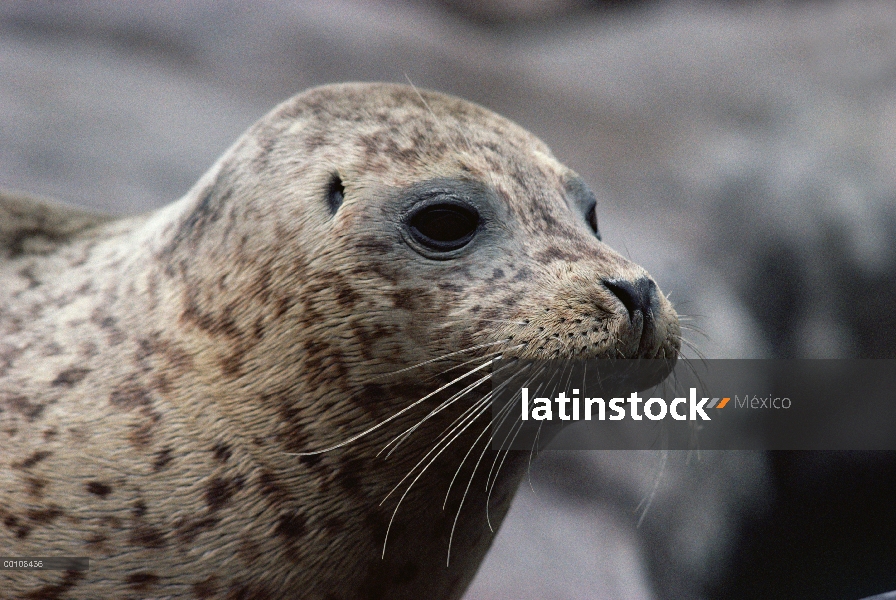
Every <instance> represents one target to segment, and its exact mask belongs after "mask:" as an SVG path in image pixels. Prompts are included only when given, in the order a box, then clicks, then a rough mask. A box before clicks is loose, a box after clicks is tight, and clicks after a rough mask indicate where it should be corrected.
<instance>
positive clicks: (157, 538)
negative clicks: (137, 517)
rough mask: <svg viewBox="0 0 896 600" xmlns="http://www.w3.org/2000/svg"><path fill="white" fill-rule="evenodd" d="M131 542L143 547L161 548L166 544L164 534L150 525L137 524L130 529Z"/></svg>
mask: <svg viewBox="0 0 896 600" xmlns="http://www.w3.org/2000/svg"><path fill="white" fill-rule="evenodd" d="M129 541H130V543H131V544H136V545H138V546H143V547H144V548H163V547H165V546H166V545H167V542H166V541H165V534H164V533H163V532H162V531H161V530H159V529H157V528H156V527H152V526H151V525H145V524H139V525H137V526H136V527H134V528H133V529H132V530H131V535H130V538H129Z"/></svg>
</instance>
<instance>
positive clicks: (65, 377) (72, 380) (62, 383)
mask: <svg viewBox="0 0 896 600" xmlns="http://www.w3.org/2000/svg"><path fill="white" fill-rule="evenodd" d="M90 371H91V369H83V368H78V367H72V368H71V369H66V370H65V371H62V372H61V373H59V375H57V376H56V379H54V380H53V383H52V384H51V385H53V386H54V387H74V386H75V385H77V384H78V383H80V381H81V380H82V379H84V378H85V377H87V374H88V373H90Z"/></svg>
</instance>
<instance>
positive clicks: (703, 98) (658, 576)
mask: <svg viewBox="0 0 896 600" xmlns="http://www.w3.org/2000/svg"><path fill="white" fill-rule="evenodd" d="M349 80H383V81H396V82H406V81H408V80H410V81H412V82H413V83H414V84H416V85H418V86H420V87H426V88H432V89H436V90H440V91H444V92H448V93H452V94H456V95H459V96H462V97H465V98H467V99H470V100H473V101H475V102H478V103H480V104H483V105H485V106H487V107H489V108H491V109H493V110H495V111H497V112H499V113H501V114H503V115H505V116H508V117H510V118H512V119H514V120H515V121H517V122H518V123H520V124H521V125H522V126H524V127H526V128H528V129H529V130H531V131H533V132H534V133H535V134H537V135H538V136H540V137H541V138H542V139H544V140H545V141H546V142H547V143H548V144H549V145H550V146H551V147H552V149H553V150H554V153H555V154H556V155H557V156H558V158H560V159H561V160H562V161H564V162H566V163H567V164H569V165H570V166H571V167H572V168H574V169H575V170H577V171H578V172H579V173H580V174H581V175H582V176H583V177H584V178H585V179H586V180H587V181H588V182H589V184H590V185H591V187H592V188H593V189H594V191H595V192H596V194H597V196H598V198H599V213H598V214H599V219H600V223H601V230H602V232H603V233H604V239H605V240H606V241H607V242H608V243H609V244H610V245H612V246H614V247H615V248H617V249H618V250H620V251H621V252H623V253H625V254H627V255H629V256H630V257H631V258H632V259H634V260H636V261H637V262H639V263H641V264H643V265H644V266H645V267H646V268H647V269H648V270H649V271H650V272H651V273H652V274H653V275H654V276H655V277H656V279H657V281H658V282H659V283H660V285H661V287H662V288H663V290H664V291H666V292H667V293H669V294H670V295H671V299H672V300H673V302H674V303H675V304H676V306H677V307H678V309H679V311H680V312H682V313H683V314H686V315H689V316H690V317H692V318H693V320H692V321H690V323H691V324H693V325H694V326H695V327H697V328H699V330H700V331H701V332H702V334H700V333H698V332H694V331H690V332H688V334H687V337H688V339H689V340H690V342H691V343H692V344H694V345H695V346H696V347H697V348H698V349H699V350H700V351H701V352H702V353H703V354H704V355H705V356H707V357H712V358H721V357H831V358H833V357H896V310H894V309H896V243H894V239H896V3H893V2H891V1H885V0H878V1H872V0H859V1H850V2H846V1H840V2H835V1H826V2H809V1H791V2H784V1H780V2H772V1H759V0H757V1H753V2H750V1H747V0H743V1H740V2H722V1H719V2H700V3H697V2H672V1H660V0H655V1H653V2H648V1H644V2H621V1H617V2H609V1H607V2H598V1H594V0H592V1H587V0H486V1H482V2H477V1H474V0H441V1H439V0H429V1H428V2H418V3H412V2H410V1H405V2H401V1H398V0H394V1H390V0H370V1H367V2H360V1H358V0H326V1H323V0H317V1H308V2H298V1H294V2H290V1H286V0H280V1H277V2H252V3H247V2H236V1H234V0H221V1H213V0H181V1H179V2H159V1H156V0H141V1H137V0H131V1H126V2H125V1H116V0H97V1H75V0H73V1H67V2H48V1H47V2H43V1H27V0H23V1H11V0H8V1H6V2H4V3H2V4H0V186H2V187H4V188H11V189H18V190H22V191H28V192H31V193H34V194H40V195H45V196H49V197H52V198H56V199H59V200H62V201H65V202H68V203H72V204H78V205H82V206H89V207H93V208H97V209H102V210H108V211H114V212H117V213H123V214H124V213H133V212H139V211H145V210H150V209H153V208H157V207H159V206H162V205H163V204H166V203H168V202H170V201H172V200H174V199H176V198H178V197H179V196H180V195H182V194H183V193H184V192H186V191H187V189H188V188H189V187H190V186H191V185H192V183H193V182H194V181H196V179H198V177H199V176H200V175H201V174H202V173H203V172H204V171H205V169H206V168H208V166H210V165H211V163H212V162H213V161H214V159H215V158H216V157H217V156H218V155H219V154H220V153H221V152H222V151H223V150H224V149H225V148H226V147H227V146H228V145H229V144H230V143H231V142H233V141H234V140H235V139H236V137H237V136H238V135H239V134H240V133H241V132H242V131H243V130H244V129H245V128H246V127H247V126H248V125H249V124H251V123H252V122H253V121H254V120H256V119H257V118H258V117H260V116H261V115H262V114H264V113H265V112H267V111H268V110H269V109H270V108H272V107H273V106H274V105H275V104H277V103H278V102H280V101H281V100H284V99H286V98H287V97H289V96H291V95H293V94H294V93H296V92H298V91H301V90H303V89H305V88H307V87H309V86H313V85H318V84H323V83H330V82H338V81H349ZM689 352H690V354H691V355H692V356H693V355H694V351H693V350H689ZM894 464H896V460H894V458H893V456H892V455H890V454H885V453H864V454H857V453H838V454H834V453H827V454H806V453H804V454H799V453H770V454H763V453H723V452H709V453H706V452H704V453H702V454H701V455H699V456H697V455H687V454H685V453H669V454H666V455H662V454H660V453H653V452H640V453H623V452H582V453H571V452H564V453H560V452H547V453H545V454H544V455H542V456H541V457H539V458H538V459H537V460H536V461H534V462H533V466H532V474H531V484H529V483H526V484H525V485H524V486H523V487H522V489H521V490H520V493H519V495H518V497H517V500H516V501H515V504H514V508H513V510H512V512H511V514H510V516H509V517H508V519H507V521H506V523H505V525H504V526H503V528H502V530H501V533H500V535H499V536H498V539H497V541H496V543H495V546H494V548H493V550H492V552H491V554H490V555H489V557H488V558H487V560H486V562H485V564H484V565H483V568H482V570H481V571H480V573H479V575H478V576H477V579H476V581H475V582H474V583H473V585H472V587H471V588H470V590H469V591H468V593H467V596H466V597H467V598H468V599H469V600H474V599H477V600H478V599H482V600H485V599H494V600H497V599H508V600H509V599H527V598H532V599H536V598H557V599H574V598H607V599H610V598H613V599H636V598H658V599H665V598H766V597H769V598H778V597H780V598H785V597H786V598H801V597H804V598H859V597H861V596H863V595H868V594H871V593H876V592H882V591H885V590H886V589H894V588H896V567H894V566H893V565H896V511H894V510H893V506H894V505H893V500H894V499H896V468H894ZM468 518H479V516H477V515H470V516H468ZM639 523H640V524H639Z"/></svg>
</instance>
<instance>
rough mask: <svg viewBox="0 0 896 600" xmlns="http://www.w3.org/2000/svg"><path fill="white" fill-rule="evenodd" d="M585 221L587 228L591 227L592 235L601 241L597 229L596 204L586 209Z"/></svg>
mask: <svg viewBox="0 0 896 600" xmlns="http://www.w3.org/2000/svg"><path fill="white" fill-rule="evenodd" d="M585 220H586V221H588V226H589V227H591V231H593V232H594V235H596V236H597V239H601V237H600V229H598V227H597V202H595V203H594V204H592V205H591V207H590V208H589V209H588V212H587V213H585Z"/></svg>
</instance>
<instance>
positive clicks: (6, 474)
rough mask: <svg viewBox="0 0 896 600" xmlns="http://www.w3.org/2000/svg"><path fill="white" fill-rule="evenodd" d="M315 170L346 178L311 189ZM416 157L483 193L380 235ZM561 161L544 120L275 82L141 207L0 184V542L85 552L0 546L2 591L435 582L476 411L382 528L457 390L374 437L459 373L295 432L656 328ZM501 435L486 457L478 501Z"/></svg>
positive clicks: (660, 312)
mask: <svg viewBox="0 0 896 600" xmlns="http://www.w3.org/2000/svg"><path fill="white" fill-rule="evenodd" d="M334 177H336V178H338V180H339V181H340V182H341V184H342V185H343V186H344V200H343V201H342V204H341V205H339V204H338V203H337V204H333V203H332V202H328V193H329V192H328V190H330V189H331V187H332V185H333V183H332V182H333V181H334ZM439 186H442V187H445V186H449V187H450V186H458V187H460V188H463V189H469V190H472V191H471V192H470V194H472V195H474V196H475V197H476V200H475V201H476V202H477V203H478V204H477V206H478V207H480V208H481V212H482V215H483V225H482V227H481V229H480V231H479V232H478V233H477V235H476V237H475V238H474V240H473V241H472V242H471V243H470V244H468V246H466V247H464V248H463V249H462V250H460V251H459V252H458V253H457V255H456V256H455V257H454V258H452V259H451V260H433V259H432V257H427V256H424V255H423V254H421V253H419V252H417V251H416V250H415V249H414V248H413V247H412V244H411V243H410V242H409V241H408V239H407V238H406V236H403V235H402V228H401V222H402V218H403V217H404V215H405V214H406V211H407V210H408V208H409V207H410V206H411V205H412V204H413V202H414V201H415V197H416V195H419V194H420V193H422V192H421V190H426V189H430V190H431V189H434V188H438V187H439ZM580 188H582V186H581V184H580V182H579V180H578V178H577V176H576V175H575V174H574V173H572V172H571V171H570V170H569V169H568V168H566V167H564V166H563V165H562V164H560V163H559V162H557V160H556V159H554V158H553V156H552V155H551V153H550V151H549V150H548V148H547V147H545V145H544V144H543V143H542V142H540V141H539V140H538V139H536V138H535V137H533V136H532V135H531V134H529V133H527V132H526V131H524V130H522V129H520V128H519V127H518V126H516V125H515V124H513V123H511V122H509V121H507V120H505V119H503V118H501V117H499V116H497V115H495V114H492V113H490V112H488V111H487V110H485V109H483V108H480V107H478V106H475V105H473V104H470V103H467V102H464V101H462V100H459V99H456V98H451V97H448V96H443V95H440V94H435V93H431V92H425V91H420V92H418V91H417V90H414V89H413V88H410V87H406V86H399V85H384V84H346V85H336V86H329V87H323V88H317V89H313V90H311V91H308V92H306V93H304V94H301V95H299V96H297V97H295V98H293V99H291V100H289V101H287V102H285V103H284V104H282V105H281V106H279V107H277V108H276V109H275V110H274V111H272V112H271V113H270V114H269V115H268V116H266V117H265V118H263V119H262V120H261V121H259V122H258V123H257V124H255V125H254V126H253V127H252V128H251V129H250V130H249V131H248V132H247V133H246V134H245V135H244V136H243V137H242V138H240V139H239V140H238V141H237V142H236V144H235V145H234V146H233V147H232V148H231V149H230V150H229V151H228V152H227V153H226V154H225V155H224V156H223V157H222V158H221V159H220V160H219V161H218V163H217V164H216V165H215V166H214V167H213V168H212V169H211V170H210V171H209V172H208V173H207V174H206V175H205V176H203V177H202V179H201V180H200V181H199V182H198V183H197V184H196V186H195V187H194V188H193V189H192V190H191V191H190V192H189V193H188V194H187V195H186V196H185V197H184V198H182V199H181V200H179V201H178V202H175V203H174V204H171V205H170V206H168V207H166V208H163V209H161V210H159V211H157V212H155V213H152V214H148V215H143V216H139V217H132V218H123V219H111V218H107V217H102V216H97V215H90V214H87V213H82V212H79V211H76V210H71V209H63V208H60V207H56V206H53V205H50V204H47V203H43V202H38V201H31V200H27V199H23V198H19V197H12V196H0V448H2V453H0V548H3V549H4V553H6V554H13V555H19V556H30V555H39V556H50V555H66V556H89V557H90V558H91V569H90V571H88V572H67V573H60V572H11V571H4V572H0V590H2V591H3V594H17V595H15V597H17V598H34V599H38V598H43V599H51V598H60V599H61V598H86V597H93V598H111V597H133V598H138V597H139V598H143V597H158V598H320V599H328V600H335V599H340V598H341V599H357V598H432V599H441V598H444V599H448V598H458V597H460V596H461V595H462V593H463V591H464V589H465V588H466V586H467V585H468V583H469V582H470V580H471V579H472V577H473V575H474V573H475V571H476V568H477V566H478V564H479V562H480V561H481V559H482V557H483V555H484V553H485V551H486V550H487V548H488V546H489V544H490V542H491V539H492V536H493V533H492V532H491V531H490V529H489V528H488V526H487V525H486V521H485V503H486V494H485V493H484V490H485V485H484V484H485V475H486V473H485V470H483V469H480V470H479V471H478V472H476V474H475V479H474V482H473V485H471V486H470V488H469V489H470V492H469V494H468V495H467V496H466V498H465V500H464V504H463V507H462V509H460V508H459V507H460V501H461V497H462V493H461V492H462V490H463V487H464V485H465V484H466V481H467V480H468V479H469V478H471V477H472V472H473V462H474V461H472V460H468V461H465V462H464V461H463V459H464V456H465V454H467V452H468V450H469V449H470V447H471V445H472V444H473V442H474V440H475V438H476V436H477V435H478V434H479V432H481V431H482V428H483V426H486V425H487V423H488V418H487V415H483V416H482V417H481V418H478V419H477V420H476V422H475V423H473V425H475V426H471V427H470V428H469V429H468V430H467V431H466V432H465V433H463V434H462V435H461V436H460V437H459V438H458V439H457V440H456V441H455V442H454V443H453V444H452V445H451V446H450V447H448V449H447V450H446V451H444V452H443V453H442V454H441V455H440V456H439V457H438V460H436V461H435V462H433V464H432V466H431V467H430V468H429V469H428V470H427V471H426V472H425V473H424V474H423V476H421V477H420V479H419V480H417V481H416V482H415V483H414V485H413V487H412V488H411V489H410V491H409V492H408V494H407V496H406V497H405V498H404V500H403V502H402V506H401V509H400V510H399V511H398V512H397V513H396V517H395V521H394V522H393V523H392V525H391V528H390V525H389V520H390V517H391V515H392V514H393V510H394V509H395V506H396V502H397V500H398V498H399V496H400V494H392V495H391V496H390V491H391V490H392V489H393V487H395V486H396V484H398V483H399V482H400V481H401V480H402V478H403V477H405V475H407V474H408V473H409V472H414V471H413V469H414V466H415V464H417V463H418V461H419V460H420V459H421V457H423V456H425V455H426V453H427V452H428V451H429V450H430V449H431V448H432V447H433V443H434V441H435V440H436V439H437V438H438V436H439V435H440V434H441V433H442V432H443V431H444V429H445V427H446V426H447V425H449V424H450V423H451V422H452V421H453V420H454V419H455V418H456V417H457V416H458V415H459V414H460V412H461V411H462V410H463V409H464V408H466V407H468V406H469V405H470V403H471V402H473V401H474V400H475V399H476V398H480V397H481V396H482V392H480V391H474V392H471V393H470V394H469V395H468V396H465V397H464V398H463V399H461V401H458V402H457V403H455V405H454V406H452V407H450V409H448V410H444V411H443V412H442V413H439V414H438V415H436V416H434V417H433V418H431V419H428V420H425V421H423V422H422V425H421V426H420V428H419V429H417V430H416V431H415V432H414V433H413V435H411V436H409V437H408V438H407V439H406V440H405V441H404V442H403V443H402V444H401V445H400V446H399V447H398V449H397V450H396V451H395V452H394V453H392V454H391V455H390V456H389V457H388V458H385V457H384V456H382V455H380V456H379V457H378V456H376V455H377V452H378V451H379V450H380V449H381V448H382V447H383V446H385V445H386V444H387V443H389V442H390V441H391V440H393V438H394V437H395V436H396V435H398V434H400V433H401V432H402V431H405V430H406V429H407V428H408V427H410V426H412V425H414V424H415V423H418V422H420V420H421V418H422V417H423V416H424V415H426V414H427V413H428V412H429V411H430V410H431V409H432V408H433V407H435V406H437V405H438V402H439V401H440V399H444V398H447V397H448V396H450V395H451V393H452V392H455V391H457V390H458V389H460V386H462V385H463V384H465V383H466V382H463V383H461V384H454V385H449V386H448V387H447V389H446V390H445V391H444V392H443V393H441V394H437V395H436V396H434V397H433V398H432V399H430V400H429V401H427V402H424V403H422V404H421V406H420V407H419V409H418V410H411V411H407V412H406V413H403V414H401V416H400V417H398V418H395V419H394V420H392V421H390V422H389V423H388V425H387V426H384V427H381V428H380V429H377V430H374V431H372V432H370V433H369V434H368V435H366V436H364V437H362V438H360V439H358V440H356V441H355V442H352V443H349V444H346V445H344V446H342V447H339V448H337V449H334V450H332V451H329V452H324V453H319V454H308V452H309V451H313V450H317V449H322V448H326V447H329V446H333V445H336V444H339V443H340V442H343V441H345V440H347V439H349V438H350V437H352V436H353V435H356V434H357V433H359V432H361V431H363V430H365V429H367V428H369V427H370V426H371V425H372V424H376V423H380V422H382V421H383V420H384V419H387V418H389V417H391V416H393V415H395V414H396V413H397V412H398V411H400V410H401V409H403V408H404V407H406V406H408V405H410V404H411V403H413V402H414V401H416V400H419V399H420V398H422V397H424V396H425V395H427V394H428V393H429V392H431V391H433V390H435V389H437V388H438V387H439V386H443V385H446V384H448V383H449V382H450V381H451V379H452V378H454V377H457V376H458V374H459V373H463V370H464V369H467V370H469V369H470V368H471V367H470V366H463V367H460V365H462V364H464V363H465V362H466V361H470V360H471V359H473V358H477V357H478V358H479V359H480V360H479V362H478V363H475V364H481V363H484V362H485V361H486V360H487V358H488V356H490V355H491V354H492V353H494V352H499V351H503V352H504V353H505V354H507V355H516V356H521V357H531V358H536V357H544V358H549V357H573V356H576V357H596V356H633V355H635V354H640V355H642V356H647V355H649V356H667V357H671V356H674V355H675V353H676V352H677V350H678V344H679V342H678V333H679V330H678V323H677V319H676V316H675V313H674V311H673V309H672V307H671V305H670V304H669V303H668V301H667V300H666V299H665V298H664V297H663V296H662V294H659V303H658V305H657V307H656V311H655V315H656V316H655V324H654V330H653V332H652V336H650V338H649V339H648V340H647V343H646V345H645V342H644V340H643V339H642V337H641V328H640V327H638V326H637V324H633V323H632V322H630V320H629V319H628V316H627V313H626V311H625V308H624V307H623V306H622V305H621V304H620V302H619V300H618V299H616V298H615V297H614V296H613V295H612V294H611V293H610V292H609V291H608V290H607V288H606V287H604V286H603V285H602V284H601V283H600V282H601V280H602V279H605V278H628V279H634V278H638V277H644V276H646V273H645V272H644V271H643V269H641V268H640V267H638V266H637V265H634V264H632V263H631V262H629V261H627V260H626V259H624V258H623V257H621V256H620V255H619V254H617V253H615V252H614V251H613V250H611V249H610V248H609V247H607V246H606V245H605V244H603V243H602V242H600V241H599V240H598V239H597V238H596V237H595V235H594V232H593V231H592V230H591V229H589V226H588V223H587V221H586V217H585V215H583V214H582V211H581V210H578V208H577V204H576V199H575V198H571V197H570V193H571V192H570V190H577V189H580ZM334 208H335V212H334ZM486 344H490V345H488V346H486ZM473 347H479V349H478V350H475V351H470V352H465V353H460V354H458V353H457V352H458V351H460V350H465V349H469V348H473ZM446 356H447V358H444V357H446ZM440 358H441V360H436V359H440ZM425 361H433V362H428V363H426V364H423V365H422V366H419V367H416V368H412V369H409V367H412V366H414V365H417V364H418V363H424V362H425ZM452 368H455V369H454V370H451V369H452ZM484 452H485V454H484V456H485V458H484V459H483V460H484V461H486V462H488V463H491V461H492V457H493V454H492V451H491V450H484ZM478 455H479V451H478V450H477V452H476V456H478ZM523 462H524V461H523V460H521V459H520V458H519V457H514V456H511V457H510V458H509V459H508V460H507V461H506V463H505V464H504V467H503V469H502V471H501V473H502V475H501V477H500V478H499V482H498V484H497V486H496V488H495V490H493V492H492V495H491V504H490V506H489V510H490V516H491V522H492V523H493V524H495V523H499V522H500V520H501V517H502V516H503V514H504V512H505V511H506V509H507V507H508V505H509V502H510V499H511V497H512V494H513V491H514V489H515V487H516V484H517V482H518V480H519V478H520V476H521V471H522V464H523ZM462 463H463V467H462V468H461V470H460V474H459V475H458V480H459V481H462V482H463V485H458V486H455V487H454V488H453V490H452V492H451V494H450V495H449V496H448V502H447V505H446V507H445V509H444V510H443V508H442V501H443V498H444V497H445V494H446V492H447V489H448V482H449V481H451V479H452V478H453V477H454V475H455V471H456V470H457V469H458V467H459V465H461V464H462ZM402 489H404V488H402ZM387 497H388V498H387ZM384 498H387V500H386V501H385V502H383V500H384ZM458 510H461V514H460V518H459V519H458V520H457V528H456V530H454V531H453V535H452V527H453V523H454V519H455V515H456V513H457V511H458ZM387 529H388V530H389V537H388V544H387V545H386V547H385V553H383V544H384V540H385V538H386V531H387ZM449 538H451V544H452V545H451V561H450V564H449V565H447V566H446V558H447V550H448V544H449Z"/></svg>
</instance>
